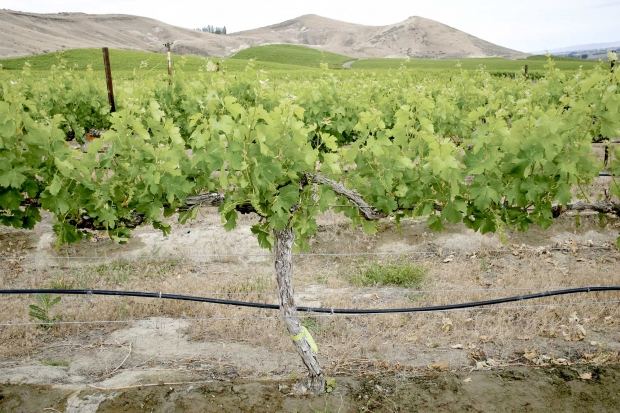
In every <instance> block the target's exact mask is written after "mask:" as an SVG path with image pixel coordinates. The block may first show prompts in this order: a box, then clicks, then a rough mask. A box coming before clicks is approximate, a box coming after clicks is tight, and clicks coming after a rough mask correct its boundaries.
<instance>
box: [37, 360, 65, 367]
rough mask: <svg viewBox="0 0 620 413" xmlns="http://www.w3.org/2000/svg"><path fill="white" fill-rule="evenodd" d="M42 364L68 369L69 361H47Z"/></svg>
mask: <svg viewBox="0 0 620 413" xmlns="http://www.w3.org/2000/svg"><path fill="white" fill-rule="evenodd" d="M41 364H43V365H44V366H54V367H67V366H69V362H68V361H67V360H53V359H52V360H45V361H43V362H42V363H41Z"/></svg>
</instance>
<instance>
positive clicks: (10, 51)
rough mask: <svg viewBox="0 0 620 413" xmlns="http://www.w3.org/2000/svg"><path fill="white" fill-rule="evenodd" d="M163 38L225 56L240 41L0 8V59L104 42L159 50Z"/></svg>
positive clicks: (134, 20) (110, 17)
mask: <svg viewBox="0 0 620 413" xmlns="http://www.w3.org/2000/svg"><path fill="white" fill-rule="evenodd" d="M167 42H174V44H173V48H174V49H175V53H179V54H196V55H201V56H227V55H229V54H231V53H232V52H233V51H234V50H235V48H236V47H237V43H238V42H237V41H235V40H234V39H232V38H227V37H226V36H221V35H216V34H211V33H203V32H200V31H196V30H191V29H184V28H181V27H176V26H172V25H169V24H166V23H162V22H160V21H158V20H154V19H149V18H146V17H139V16H129V15H123V14H84V13H62V14H35V13H21V12H16V11H11V10H0V57H13V56H24V55H30V54H38V53H45V52H55V51H58V50H67V49H75V48H88V47H104V46H107V47H110V48H115V49H129V50H141V51H150V52H156V51H158V52H161V51H163V50H165V48H164V47H163V43H167Z"/></svg>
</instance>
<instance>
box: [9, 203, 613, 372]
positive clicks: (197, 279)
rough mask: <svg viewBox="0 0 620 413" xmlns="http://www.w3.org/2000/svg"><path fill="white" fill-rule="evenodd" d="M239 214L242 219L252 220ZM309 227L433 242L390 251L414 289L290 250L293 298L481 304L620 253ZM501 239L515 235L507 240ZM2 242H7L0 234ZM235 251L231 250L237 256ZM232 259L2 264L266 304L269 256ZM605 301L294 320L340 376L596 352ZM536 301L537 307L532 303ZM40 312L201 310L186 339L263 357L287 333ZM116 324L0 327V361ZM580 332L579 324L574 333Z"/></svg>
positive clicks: (70, 302)
mask: <svg viewBox="0 0 620 413" xmlns="http://www.w3.org/2000/svg"><path fill="white" fill-rule="evenodd" d="M204 213H205V215H204V222H203V223H202V225H211V224H217V225H219V217H217V215H216V214H213V213H212V212H211V213H210V212H208V211H205V212H204ZM244 219H246V220H247V221H248V223H247V224H249V223H251V222H252V219H253V218H252V217H245V218H244ZM216 221H218V222H216ZM321 224H322V226H321V231H320V232H319V234H318V235H317V236H316V238H315V240H314V243H313V247H312V248H313V250H312V252H315V253H335V252H339V253H340V252H346V253H364V252H373V251H384V250H391V249H394V248H396V249H398V248H400V246H401V245H407V244H406V243H407V242H408V241H412V240H415V241H416V242H417V243H414V242H413V241H412V244H413V245H409V250H407V251H414V250H418V251H419V250H432V252H431V253H426V254H412V255H406V256H402V257H400V258H398V259H399V260H400V261H399V262H401V263H411V264H414V265H416V266H421V267H423V268H425V269H426V270H427V273H426V276H425V281H424V284H423V285H422V286H421V287H420V288H419V289H422V290H424V292H419V291H412V290H407V289H404V288H400V287H397V286H380V287H378V286H370V287H360V286H356V285H354V284H352V283H351V277H350V274H352V273H355V272H359V271H360V269H361V268H365V267H367V266H368V263H369V262H374V263H376V264H381V263H382V262H393V261H390V260H393V259H394V258H390V257H384V256H374V257H373V256H370V257H368V256H366V257H364V256H359V255H352V256H316V255H314V256H312V255H311V256H296V257H295V258H294V260H295V287H296V291H297V294H298V297H299V304H300V305H312V306H323V307H327V308H388V307H391V308H399V307H418V306H429V305H443V304H452V303H457V302H469V301H478V300H487V299H494V298H500V297H506V296H513V295H521V294H527V293H531V292H539V291H544V290H549V289H554V288H560V287H576V286H587V285H620V271H618V268H620V266H619V261H620V254H619V253H618V252H617V251H614V250H609V249H607V250H606V249H596V248H590V249H588V248H585V249H576V248H575V247H577V245H576V244H570V243H567V244H566V246H568V247H571V248H574V249H568V250H564V251H552V250H550V249H539V250H537V251H536V250H530V251H527V252H515V251H513V250H511V249H509V248H507V247H502V249H503V251H496V247H477V248H476V249H475V251H472V250H471V246H472V245H474V246H477V245H478V244H476V242H477V241H476V242H473V241H472V239H474V240H477V238H466V237H467V235H465V238H463V241H462V243H463V245H462V250H460V251H459V250H455V251H453V252H452V253H450V252H447V251H443V250H442V248H437V245H435V243H439V242H440V240H441V238H432V237H430V236H426V235H420V234H419V233H424V230H423V228H424V224H421V223H416V222H413V221H412V222H411V223H409V224H408V225H409V226H408V227H407V228H403V232H402V234H399V232H398V231H397V230H396V229H395V228H394V226H393V225H392V224H391V223H389V222H386V223H384V224H382V226H381V230H380V233H379V234H378V235H376V236H368V235H364V234H362V233H361V231H359V230H358V229H351V228H349V227H348V226H346V225H343V220H342V218H341V217H340V216H338V215H335V214H330V215H326V216H325V217H322V219H321ZM612 224H613V223H612ZM242 225H243V223H242ZM558 225H559V228H560V230H559V231H564V232H566V231H567V230H568V231H572V232H574V233H578V232H581V233H586V231H591V230H596V229H597V225H598V223H597V218H596V217H592V218H587V217H584V218H583V219H582V222H581V226H580V227H579V228H577V227H575V222H574V218H570V219H565V220H564V221H563V222H560V223H559V224H558ZM552 228H553V227H552ZM549 231H550V232H546V233H545V234H547V238H548V239H547V245H553V244H554V242H552V241H550V238H552V235H554V234H555V235H557V234H556V232H557V231H556V232H554V231H553V230H549ZM601 231H603V230H601ZM451 234H452V235H451ZM463 234H467V231H465V230H463V229H462V228H460V227H453V228H451V229H450V230H449V233H448V234H443V235H441V236H442V237H448V238H450V237H452V238H453V240H454V239H457V238H455V237H457V235H458V236H462V237H463V236H464V235H463ZM524 236H525V235H524ZM416 237H417V238H416ZM429 237H430V238H429ZM472 237H473V235H472ZM532 237H534V238H536V237H535V236H532ZM534 238H528V239H530V240H531V239H534ZM511 240H512V241H514V242H515V243H519V238H518V235H514V236H513V237H512V238H511ZM418 241H419V242H418ZM3 242H4V244H6V239H5V240H4V241H3ZM536 242H537V244H535V245H539V244H540V240H539V239H536ZM451 245H453V246H454V245H457V244H451ZM532 245H534V244H532ZM9 248H11V250H10V251H9V252H10V255H13V256H19V255H20V251H19V249H20V245H11V246H9ZM223 252H227V250H226V251H224V250H223ZM235 253H239V254H242V253H243V251H235ZM23 254H24V255H27V252H26V251H23ZM7 255H8V252H7ZM233 258H234V259H233ZM233 258H225V259H222V260H211V261H206V262H196V261H193V260H191V259H188V258H182V257H179V258H176V259H173V260H170V259H156V258H151V259H136V260H123V261H105V260H103V259H102V261H101V262H96V263H92V262H90V263H89V262H85V261H83V262H81V263H80V264H79V265H75V264H73V265H71V266H70V265H68V264H67V263H66V262H65V263H63V262H62V260H55V261H54V263H52V262H50V265H46V266H41V265H39V266H33V265H30V264H29V262H28V260H27V259H26V260H24V259H21V260H20V259H19V258H18V259H14V260H13V261H11V262H9V261H6V260H5V261H3V262H2V265H3V266H4V267H3V271H2V285H4V286H5V287H6V288H34V287H41V288H90V289H122V290H137V291H164V292H173V293H177V294H191V295H199V296H216V297H219V298H230V299H234V300H247V301H256V302H266V303H276V302H277V301H276V297H277V296H276V294H275V283H274V277H273V269H272V265H271V263H270V260H268V259H265V260H263V261H262V262H251V261H248V260H247V259H246V258H244V257H233ZM52 264H53V265H52ZM617 299H618V297H617V293H590V294H582V295H567V296H559V297H549V298H544V299H539V300H535V301H534V300H532V301H524V302H518V303H514V304H507V305H504V306H503V307H508V308H501V307H489V308H479V309H471V310H462V311H453V312H433V313H412V314H392V315H366V316H347V317H344V316H329V315H328V316H322V315H307V314H303V316H304V321H303V322H304V325H306V326H307V327H308V329H309V330H310V331H311V333H312V334H313V336H314V338H315V339H316V341H317V343H318V344H319V347H320V350H321V353H320V357H321V359H322V362H323V363H324V365H326V366H328V369H330V371H332V372H334V373H338V372H344V371H345V367H346V366H347V365H348V364H349V363H351V362H354V361H356V360H358V361H359V360H367V359H370V360H378V361H381V362H387V363H393V364H394V363H399V364H401V365H409V366H420V365H422V366H426V365H428V364H432V363H434V362H437V361H439V360H446V361H448V362H450V363H451V364H452V365H470V364H471V363H475V362H476V361H481V360H482V361H484V360H487V359H494V360H503V361H511V360H512V361H514V360H520V361H524V360H523V359H520V358H519V357H520V356H521V355H522V354H524V353H523V352H524V349H525V350H528V351H530V350H536V352H537V354H539V355H552V356H553V357H555V358H567V357H568V358H571V359H580V358H583V357H590V358H592V357H598V356H600V355H602V354H607V353H606V352H608V351H612V352H613V351H616V352H617V351H618V349H619V348H620V345H618V340H619V339H620V308H619V306H618V304H617V303H610V304H585V305H584V304H581V303H583V302H595V301H601V302H604V301H611V300H617ZM34 302H35V300H34V297H31V296H1V297H0V305H2V308H3V311H2V313H3V314H4V317H2V321H10V322H12V323H18V322H31V321H34V320H33V319H32V318H31V317H29V315H28V311H29V309H28V304H31V303H34ZM538 305H544V306H541V307H532V306H538ZM520 306H523V307H520ZM519 307H520V308H519ZM52 315H61V316H62V317H63V320H64V321H97V320H111V321H116V320H132V319H143V318H148V317H166V318H190V319H199V320H195V321H193V322H192V323H190V326H191V327H190V328H189V329H188V331H187V332H186V334H187V335H188V336H189V337H190V338H191V339H192V340H195V341H209V342H221V343H230V342H243V343H247V344H250V345H253V346H257V347H260V348H267V349H269V351H270V352H272V354H274V357H276V355H277V354H281V353H287V352H290V351H292V346H291V343H290V339H289V338H288V336H287V333H286V331H285V328H284V326H283V323H282V322H281V320H280V319H279V318H278V316H279V313H278V312H276V311H269V310H256V309H248V308H240V307H231V306H216V305H211V304H198V303H188V302H181V301H171V300H153V299H140V298H126V297H125V298H124V297H101V296H96V297H89V296H63V298H62V300H61V302H60V303H59V304H58V305H57V306H55V307H54V308H53V310H52ZM575 316H577V317H578V320H577V319H576V318H575ZM123 326H124V324H101V325H100V324H94V325H89V324H86V325H71V324H65V325H60V326H57V327H54V328H52V329H50V330H44V329H40V328H36V327H34V326H24V327H0V342H2V343H3V345H2V346H1V350H0V355H1V357H2V358H3V359H5V360H8V359H10V358H11V357H15V356H19V355H26V354H31V355H32V354H35V353H36V352H37V351H38V349H40V348H41V347H42V346H43V345H48V344H49V343H51V342H55V341H61V340H65V341H66V340H84V341H88V340H91V341H92V340H100V339H101V337H103V336H104V335H105V334H106V333H109V332H111V331H112V330H114V329H118V328H122V327H123ZM578 326H581V327H578ZM581 328H583V329H584V330H585V333H586V334H585V336H583V334H582V333H581V331H582V330H581ZM567 340H569V341H567ZM573 340H575V341H573ZM591 342H595V344H594V345H592V344H591ZM601 343H602V344H601ZM453 346H457V347H462V349H460V348H452V347H453ZM528 354H529V353H528ZM597 355H598V356H597Z"/></svg>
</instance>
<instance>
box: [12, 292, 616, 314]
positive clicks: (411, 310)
mask: <svg viewBox="0 0 620 413" xmlns="http://www.w3.org/2000/svg"><path fill="white" fill-rule="evenodd" d="M597 291H620V286H609V287H579V288H570V289H566V290H556V291H547V292H542V293H536V294H526V295H518V296H514V297H506V298H498V299H495V300H486V301H474V302H470V303H460V304H448V305H435V306H428V307H411V308H384V309H351V308H317V307H297V310H298V311H303V312H310V313H328V314H396V313H419V312H425V311H446V310H456V309H461V308H472V307H481V306H486V305H495V304H503V303H510V302H514V301H524V300H531V299H534V298H543V297H551V296H554V295H564V294H577V293H590V292H597ZM0 294H70V295H120V296H125V297H146V298H165V299H169V300H181V301H197V302H201V303H211V304H222V305H234V306H239V307H252V308H262V309H268V310H278V309H280V306H278V305H275V304H264V303H253V302H248V301H235V300H222V299H218V298H208V297H195V296H191V295H177V294H164V293H161V292H159V293H147V292H139V291H114V290H51V289H32V290H0Z"/></svg>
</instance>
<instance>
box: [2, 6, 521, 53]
mask: <svg viewBox="0 0 620 413" xmlns="http://www.w3.org/2000/svg"><path fill="white" fill-rule="evenodd" d="M167 42H173V46H172V47H173V50H174V52H175V53H178V54H194V55H199V56H215V57H224V56H229V55H231V54H233V53H235V52H236V51H238V50H240V49H243V48H246V47H250V46H256V45H262V44H272V43H287V44H298V45H304V46H309V47H313V48H318V49H322V50H325V51H329V52H334V53H341V54H344V55H348V56H352V57H356V58H371V57H407V56H409V57H413V58H466V57H488V56H499V57H505V58H517V57H522V56H525V54H524V53H521V52H517V51H515V50H510V49H507V48H504V47H501V46H497V45H494V44H492V43H489V42H486V41H484V40H482V39H479V38H477V37H474V36H471V35H469V34H467V33H464V32H462V31H459V30H456V29H454V28H452V27H449V26H446V25H444V24H441V23H438V22H436V21H433V20H429V19H425V18H422V17H410V18H408V19H407V20H405V21H403V22H401V23H397V24H393V25H389V26H364V25H360V24H352V23H345V22H341V21H338V20H332V19H328V18H325V17H321V16H317V15H312V14H309V15H305V16H301V17H298V18H296V19H292V20H287V21H285V22H282V23H279V24H275V25H272V26H268V27H263V28H259V29H254V30H248V31H244V32H238V33H234V34H229V35H216V34H211V33H203V32H199V31H196V30H191V29H184V28H181V27H176V26H172V25H169V24H166V23H162V22H160V21H158V20H154V19H149V18H146V17H139V16H129V15H120V14H100V15H93V14H84V13H61V14H34V13H22V12H16V11H11V10H0V57H12V56H24V55H29V54H38V53H44V52H53V51H58V50H66V49H72V48H86V47H103V46H108V47H111V48H117V49H130V50H143V51H160V52H161V51H163V50H164V48H163V43H167Z"/></svg>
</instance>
